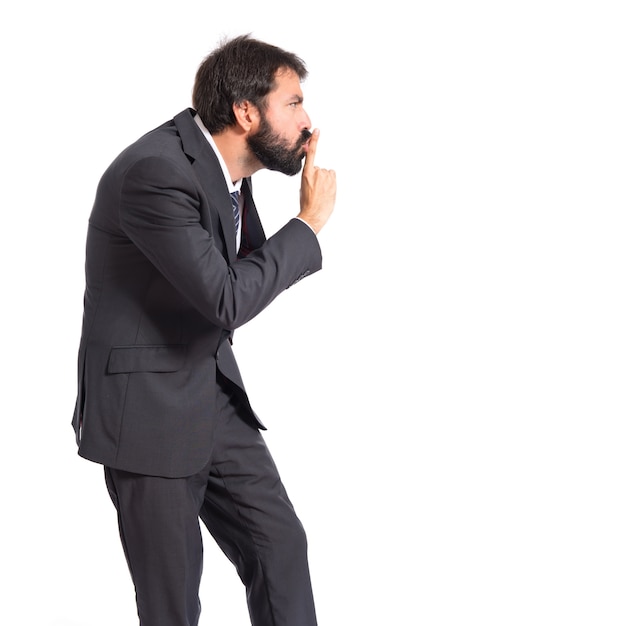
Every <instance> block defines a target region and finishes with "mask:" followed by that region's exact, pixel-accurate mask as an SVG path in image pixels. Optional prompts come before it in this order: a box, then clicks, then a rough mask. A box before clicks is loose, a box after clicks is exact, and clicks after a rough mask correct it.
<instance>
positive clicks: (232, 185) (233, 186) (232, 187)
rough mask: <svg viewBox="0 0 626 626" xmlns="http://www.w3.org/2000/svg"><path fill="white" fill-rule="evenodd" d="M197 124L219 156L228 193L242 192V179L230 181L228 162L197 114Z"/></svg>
mask: <svg viewBox="0 0 626 626" xmlns="http://www.w3.org/2000/svg"><path fill="white" fill-rule="evenodd" d="M193 119H194V120H195V121H196V124H197V125H198V127H199V128H200V130H201V131H202V134H203V135H204V136H205V137H206V140H207V141H208V142H209V144H210V146H211V148H213V152H215V155H216V156H217V160H218V161H219V162H220V166H221V168H222V174H224V180H225V181H226V186H227V187H228V192H229V193H233V191H241V180H242V179H241V178H240V179H239V180H236V181H235V182H233V181H231V180H230V174H229V172H228V168H227V167H226V162H225V161H224V159H223V157H222V155H221V154H220V151H219V150H218V148H217V145H216V143H215V140H214V139H213V137H212V136H211V133H210V132H209V131H208V130H207V129H206V126H205V125H204V124H203V123H202V120H201V119H200V116H199V115H198V114H197V113H196V114H195V116H194V118H193Z"/></svg>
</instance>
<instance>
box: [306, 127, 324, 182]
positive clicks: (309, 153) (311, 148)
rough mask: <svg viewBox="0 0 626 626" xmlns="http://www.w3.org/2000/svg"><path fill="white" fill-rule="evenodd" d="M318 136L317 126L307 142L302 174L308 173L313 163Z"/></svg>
mask: <svg viewBox="0 0 626 626" xmlns="http://www.w3.org/2000/svg"><path fill="white" fill-rule="evenodd" d="M319 137H320V131H319V128H316V129H315V130H314V131H313V133H312V134H311V138H310V139H309V143H308V145H307V150H306V157H305V159H304V168H303V170H302V173H303V174H308V173H309V172H310V171H311V170H312V169H313V168H314V167H315V165H314V163H315V151H316V150H317V142H318V140H319Z"/></svg>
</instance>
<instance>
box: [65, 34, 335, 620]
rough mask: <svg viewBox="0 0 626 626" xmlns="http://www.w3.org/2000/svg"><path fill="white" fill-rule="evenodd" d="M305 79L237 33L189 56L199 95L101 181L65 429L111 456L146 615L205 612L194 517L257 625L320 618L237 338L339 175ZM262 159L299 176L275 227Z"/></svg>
mask: <svg viewBox="0 0 626 626" xmlns="http://www.w3.org/2000/svg"><path fill="white" fill-rule="evenodd" d="M306 75H307V69H306V66H305V64H304V62H303V61H302V60H301V59H300V58H299V57H297V56H296V55H294V54H293V53H290V52H287V51H285V50H282V49H280V48H278V47H275V46H272V45H270V44H267V43H264V42H261V41H258V40H256V39H253V38H252V37H250V36H248V35H245V36H241V37H236V38H233V39H231V40H228V41H225V42H222V43H221V44H220V46H219V47H218V48H216V49H215V50H214V51H213V52H211V53H210V54H209V55H208V56H207V57H206V58H205V59H204V60H203V61H202V63H201V65H200V67H199V68H198V71H197V74H196V78H195V83H194V86H193V100H192V105H193V108H190V109H187V110H185V111H183V112H181V113H179V114H178V115H176V116H175V117H174V118H173V119H172V120H170V121H168V122H166V123H165V124H163V125H162V126H160V127H158V128H156V129H155V130H153V131H151V132H149V133H147V134H146V135H144V136H143V137H141V138H140V139H138V140H137V141H136V142H135V143H133V144H132V145H131V146H129V147H128V148H126V149H125V150H124V151H123V152H122V153H121V154H120V155H119V156H118V157H117V158H116V159H115V160H114V161H113V163H112V164H111V165H110V166H109V168H108V169H107V170H106V172H105V173H104V175H103V176H102V179H101V181H100V183H99V185H98V189H97V193H96V198H95V202H94V206H93V209H92V212H91V215H90V218H89V228H88V233H87V243H86V263H85V273H86V281H85V282H86V287H85V295H84V315H83V326H82V336H81V341H80V347H79V355H78V396H77V402H76V409H75V413H74V418H73V426H74V430H75V432H76V438H77V442H78V446H79V448H78V451H79V454H80V455H81V456H82V457H84V458H86V459H89V460H91V461H94V462H97V463H100V464H102V465H103V466H104V473H105V480H106V486H107V488H108V492H109V494H110V496H111V499H112V501H113V504H114V505H115V507H116V509H117V514H118V522H119V532H120V537H121V541H122V546H123V549H124V553H125V555H126V560H127V563H128V567H129V570H130V573H131V577H132V581H133V583H134V586H135V593H136V601H137V611H138V615H139V619H140V624H141V626H191V625H196V624H198V620H199V615H200V601H199V595H198V591H199V585H200V576H201V570H202V537H201V531H200V524H199V520H202V522H203V523H204V524H205V525H206V527H207V528H208V530H209V531H210V533H211V535H212V536H213V537H214V539H215V541H216V542H217V543H218V545H219V546H220V548H221V549H222V550H223V552H224V553H225V554H226V556H227V557H228V558H229V559H230V560H231V561H232V563H233V564H234V566H235V567H236V569H237V572H238V574H239V577H240V578H241V580H242V582H243V583H244V585H245V587H246V591H247V600H248V610H249V613H250V618H251V623H252V624H253V625H254V626H313V625H314V624H316V623H317V622H316V617H315V608H314V601H313V593H312V588H311V582H310V577H309V569H308V562H307V542H306V535H305V532H304V530H303V527H302V525H301V523H300V521H299V519H298V517H297V516H296V513H295V511H294V508H293V506H292V504H291V502H290V500H289V498H288V496H287V493H286V491H285V488H284V486H283V484H282V482H281V479H280V477H279V474H278V472H277V469H276V467H275V465H274V462H273V461H272V458H271V456H270V453H269V451H268V449H267V447H266V444H265V442H264V440H263V437H262V435H261V432H260V431H262V430H263V429H264V426H263V424H262V423H261V421H260V420H259V418H258V417H257V415H256V414H255V412H254V411H253V409H252V406H251V404H250V401H249V399H248V395H247V393H246V390H245V387H244V383H243V381H242V379H241V376H240V373H239V369H238V367H237V362H236V360H235V357H234V353H233V350H232V342H233V332H234V330H235V329H236V328H238V327H240V326H242V325H243V324H245V323H246V322H247V321H249V320H250V319H252V318H253V317H254V316H256V315H257V314H258V313H260V312H261V311H262V310H263V309H264V308H265V307H266V306H267V305H268V304H270V302H272V300H274V298H276V297H277V296H278V295H279V294H280V293H281V292H283V291H284V290H285V289H287V288H289V287H290V286H292V285H293V284H294V283H296V282H298V281H299V280H301V279H302V278H303V277H305V276H308V275H310V274H312V273H314V272H316V271H318V270H319V269H321V265H322V257H321V251H320V247H319V244H318V240H317V233H319V231H320V229H321V228H322V227H323V226H324V225H325V223H326V221H327V220H328V218H329V217H330V215H331V213H332V211H333V208H334V204H335V193H336V180H335V173H334V172H333V171H332V170H325V169H321V168H319V167H317V166H316V165H315V164H314V161H315V152H316V148H317V144H318V141H319V131H318V130H313V131H311V122H310V120H309V117H308V115H307V113H306V111H305V109H304V107H303V96H302V89H301V83H302V81H303V80H304V79H305V77H306ZM303 163H304V165H303ZM262 168H267V169H270V170H275V171H278V172H282V173H283V174H287V175H289V176H293V175H296V174H298V173H299V172H301V188H300V198H299V208H298V209H297V210H296V211H294V217H293V219H290V220H289V221H288V222H287V223H286V224H285V225H284V226H283V227H282V228H280V229H279V230H278V231H277V232H276V233H275V234H274V235H273V236H271V237H270V238H269V239H267V238H266V237H265V234H264V231H263V228H262V226H261V222H260V220H259V216H258V213H257V210H256V207H255V204H254V200H253V197H252V189H251V183H250V177H251V175H252V174H253V173H254V172H256V171H258V170H260V169H262ZM270 208H271V207H270ZM294 330H297V329H294Z"/></svg>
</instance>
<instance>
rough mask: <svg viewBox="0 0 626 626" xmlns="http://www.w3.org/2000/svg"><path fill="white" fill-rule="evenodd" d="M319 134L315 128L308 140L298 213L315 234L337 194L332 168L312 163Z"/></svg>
mask: <svg viewBox="0 0 626 626" xmlns="http://www.w3.org/2000/svg"><path fill="white" fill-rule="evenodd" d="M319 136H320V131H319V129H317V128H316V129H315V130H314V131H313V134H312V135H311V139H310V140H309V144H308V149H307V153H306V158H305V160H304V167H303V168H302V182H301V186H300V213H299V215H298V217H299V218H300V219H302V220H304V221H305V222H306V223H307V224H308V225H309V226H310V227H311V228H312V229H313V230H314V231H315V233H316V234H317V233H319V232H320V230H322V228H323V226H324V224H326V222H327V221H328V218H329V217H330V215H331V213H332V212H333V209H334V208H335V196H336V194H337V181H336V177H335V172H334V170H324V169H321V168H319V167H317V166H315V165H314V161H315V151H316V150H317V142H318V140H319Z"/></svg>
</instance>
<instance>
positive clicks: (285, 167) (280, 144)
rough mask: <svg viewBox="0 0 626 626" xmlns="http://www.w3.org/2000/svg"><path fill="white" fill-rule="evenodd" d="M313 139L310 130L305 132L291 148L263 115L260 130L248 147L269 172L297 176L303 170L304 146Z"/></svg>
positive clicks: (249, 140) (251, 137)
mask: <svg viewBox="0 0 626 626" xmlns="http://www.w3.org/2000/svg"><path fill="white" fill-rule="evenodd" d="M310 137H311V133H310V132H309V131H308V130H303V131H302V134H301V135H300V138H299V139H298V141H297V142H296V145H295V146H293V147H289V145H288V144H287V141H286V140H285V139H284V138H282V137H281V136H280V135H279V134H278V133H276V132H275V131H274V129H273V128H272V126H271V125H270V123H269V122H268V121H267V118H266V117H265V115H263V114H261V123H260V124H259V130H258V131H257V132H256V133H255V134H254V135H250V136H248V139H247V142H248V147H249V148H250V150H251V151H252V153H253V154H254V156H255V157H256V158H257V159H258V160H259V161H260V162H261V163H262V164H263V166H264V167H266V168H267V169H268V170H274V171H276V172H281V173H282V174H286V175H287V176H295V175H296V174H297V173H298V172H299V171H300V170H301V169H302V159H303V158H304V156H305V151H304V150H303V146H304V144H305V143H306V142H307V140H308V139H309V138H310Z"/></svg>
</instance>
